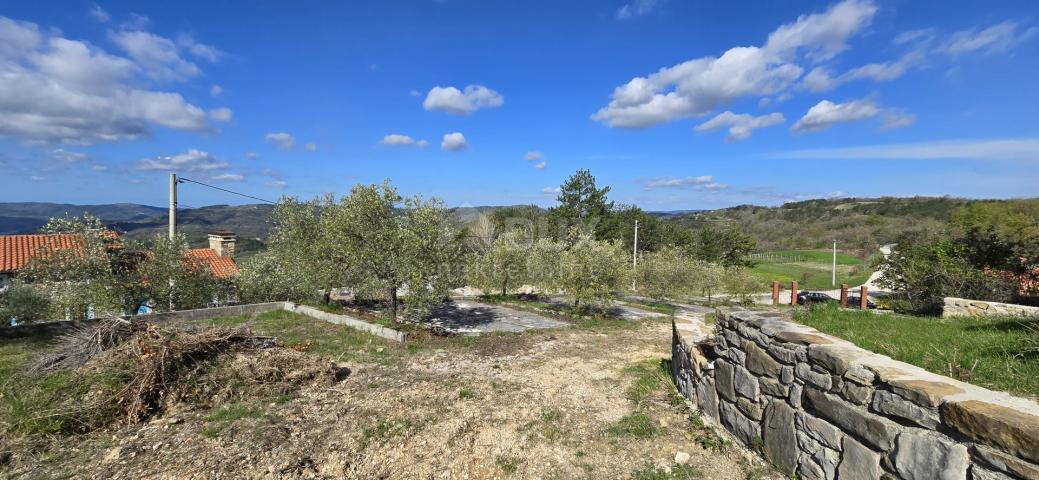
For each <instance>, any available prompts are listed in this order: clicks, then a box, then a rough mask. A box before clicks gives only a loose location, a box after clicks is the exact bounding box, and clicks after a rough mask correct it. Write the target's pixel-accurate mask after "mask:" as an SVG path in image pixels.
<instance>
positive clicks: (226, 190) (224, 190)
mask: <svg viewBox="0 0 1039 480" xmlns="http://www.w3.org/2000/svg"><path fill="white" fill-rule="evenodd" d="M177 180H180V181H181V182H191V183H197V184H199V185H202V186H203V187H209V188H212V189H214V190H220V191H222V192H227V193H230V194H233V195H238V196H241V197H245V198H251V199H253V200H259V201H261V202H267V203H270V204H272V205H277V204H278V202H272V201H270V200H267V199H264V198H260V197H254V196H252V195H246V194H244V193H241V192H236V191H234V190H228V189H226V188H220V187H216V186H213V185H210V184H208V183H202V182H200V181H198V180H192V179H190V178H184V177H177Z"/></svg>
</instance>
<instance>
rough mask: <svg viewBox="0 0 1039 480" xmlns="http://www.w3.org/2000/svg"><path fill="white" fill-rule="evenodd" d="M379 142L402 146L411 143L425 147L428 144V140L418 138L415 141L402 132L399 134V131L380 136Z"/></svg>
mask: <svg viewBox="0 0 1039 480" xmlns="http://www.w3.org/2000/svg"><path fill="white" fill-rule="evenodd" d="M379 144H380V145H402V146H409V145H413V146H416V147H420V148H425V147H426V146H427V145H429V142H427V141H425V140H418V141H416V140H415V139H414V138H411V137H410V136H408V135H402V134H399V133H391V134H389V135H386V136H385V137H382V140H379Z"/></svg>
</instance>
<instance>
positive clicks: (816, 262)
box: [750, 250, 871, 290]
mask: <svg viewBox="0 0 1039 480" xmlns="http://www.w3.org/2000/svg"><path fill="white" fill-rule="evenodd" d="M768 253H773V254H776V255H780V256H784V257H788V259H787V260H777V261H772V260H756V261H755V262H756V263H755V264H754V266H753V267H751V269H750V271H751V273H753V274H754V275H756V276H758V277H759V278H761V279H762V280H765V281H771V280H776V281H779V282H781V283H784V284H789V283H790V282H791V281H797V282H798V287H799V288H801V289H803V290H829V289H832V288H834V286H833V284H832V282H831V278H832V277H831V275H832V274H831V268H832V262H833V257H832V255H833V253H832V252H831V251H823V250H784V251H776V252H768ZM794 256H799V257H801V258H800V260H801V261H799V262H793V261H789V258H790V257H794ZM870 273H871V272H870V268H869V265H867V264H866V263H865V262H863V261H862V260H861V259H859V258H856V257H853V256H851V255H847V254H844V253H840V252H838V253H837V285H838V286H839V285H840V284H842V283H847V284H848V285H850V286H856V285H861V284H863V283H865V282H866V280H868V279H869V275H870Z"/></svg>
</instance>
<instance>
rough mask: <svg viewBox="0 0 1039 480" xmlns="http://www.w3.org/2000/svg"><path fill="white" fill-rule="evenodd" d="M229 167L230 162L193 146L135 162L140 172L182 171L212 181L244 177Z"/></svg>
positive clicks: (230, 180)
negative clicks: (179, 151) (182, 151)
mask: <svg viewBox="0 0 1039 480" xmlns="http://www.w3.org/2000/svg"><path fill="white" fill-rule="evenodd" d="M230 168H231V164H229V163H227V162H225V161H223V160H219V159H217V158H216V157H215V156H213V155H211V154H210V153H209V152H204V151H202V150H196V149H194V148H192V149H189V150H188V151H186V152H184V153H180V154H177V155H160V156H157V157H152V158H145V159H143V160H140V161H138V162H137V170H139V171H142V172H152V171H163V172H184V173H190V174H197V175H199V176H201V177H202V178H204V179H206V180H209V181H214V182H240V181H242V180H244V179H245V176H243V175H242V174H240V173H235V172H231V171H229V170H230Z"/></svg>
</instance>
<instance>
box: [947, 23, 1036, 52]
mask: <svg viewBox="0 0 1039 480" xmlns="http://www.w3.org/2000/svg"><path fill="white" fill-rule="evenodd" d="M1037 33H1039V29H1037V28H1036V27H1030V28H1028V29H1024V28H1022V27H1021V25H1020V24H1019V23H1017V22H1014V21H1006V22H1002V23H997V24H995V25H992V26H991V27H988V28H984V29H977V28H973V29H970V30H962V31H959V32H956V33H954V34H953V35H952V36H951V37H950V38H949V39H948V40H947V41H946V42H944V43H943V44H942V45H941V46H940V47H939V50H940V51H941V52H944V53H947V54H950V55H959V54H964V53H972V52H980V53H1005V52H1007V51H1009V50H1010V49H1011V48H1012V47H1014V46H1016V45H1018V44H1020V43H1022V42H1024V41H1025V40H1028V39H1030V38H1032V37H1034V36H1035V35H1036V34H1037Z"/></svg>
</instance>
